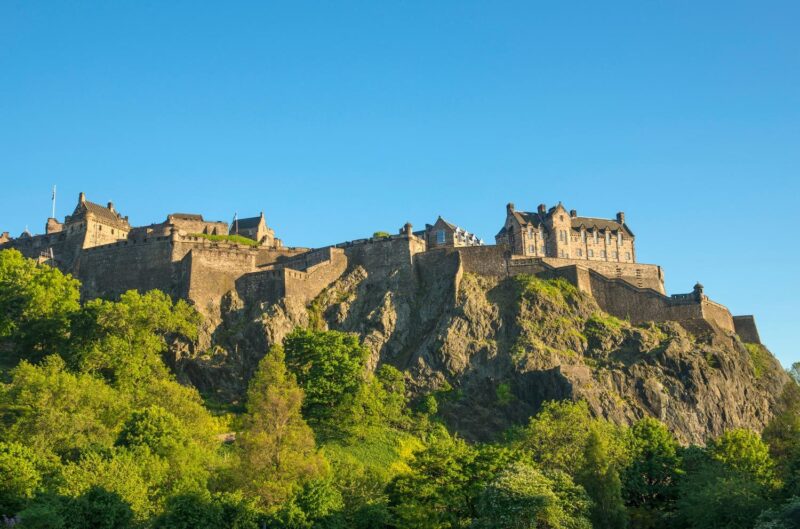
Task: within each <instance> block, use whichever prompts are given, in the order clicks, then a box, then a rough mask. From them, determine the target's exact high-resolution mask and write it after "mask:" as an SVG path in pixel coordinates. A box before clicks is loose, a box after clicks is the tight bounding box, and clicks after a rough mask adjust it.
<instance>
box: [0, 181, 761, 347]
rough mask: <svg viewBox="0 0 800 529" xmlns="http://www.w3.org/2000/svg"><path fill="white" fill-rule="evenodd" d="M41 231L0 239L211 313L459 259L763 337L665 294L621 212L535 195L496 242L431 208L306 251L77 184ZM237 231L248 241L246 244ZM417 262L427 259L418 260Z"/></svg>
mask: <svg viewBox="0 0 800 529" xmlns="http://www.w3.org/2000/svg"><path fill="white" fill-rule="evenodd" d="M45 231H46V233H44V234H40V235H30V234H29V233H27V232H25V233H23V235H22V236H20V237H18V238H11V237H10V236H9V235H8V234H7V233H4V234H3V237H2V238H0V248H17V249H19V250H20V251H21V252H22V253H23V254H24V255H26V256H28V257H31V258H34V259H38V260H39V261H40V262H42V261H45V262H48V263H51V264H53V265H55V266H57V267H59V268H60V269H62V270H63V271H65V272H70V273H72V274H74V275H75V276H76V277H77V278H78V279H80V280H81V282H82V284H83V295H84V296H86V297H100V296H102V297H115V296H118V295H119V294H121V293H123V292H125V291H126V290H129V289H138V290H141V291H144V290H149V289H154V288H157V289H160V290H163V291H164V292H167V293H169V294H170V295H172V296H174V297H182V298H185V299H188V300H191V301H192V302H194V303H195V305H196V306H197V307H198V308H199V309H200V310H201V312H203V313H205V314H212V313H214V312H215V311H218V310H219V307H220V306H221V300H222V298H223V297H224V296H225V295H226V294H228V293H229V292H237V293H238V294H239V295H240V297H242V299H249V300H251V301H255V302H259V303H266V302H271V303H274V302H277V301H279V300H281V299H292V300H293V301H294V302H298V303H309V302H310V301H311V300H313V299H314V297H315V296H317V295H319V293H320V292H322V290H323V289H325V288H326V287H327V286H329V285H330V284H331V283H333V282H334V281H336V280H337V279H338V278H339V277H341V275H342V274H344V273H345V271H346V270H347V269H352V268H355V267H358V266H361V267H363V268H364V269H366V270H368V271H369V273H370V275H371V276H373V278H380V277H390V276H391V277H395V278H398V279H402V280H405V281H408V282H409V284H412V283H413V282H414V281H415V280H416V279H415V277H416V276H415V273H416V272H415V268H416V269H417V271H419V269H420V268H425V267H427V266H432V264H433V263H439V264H438V265H436V266H434V268H436V267H437V266H438V268H437V269H438V270H440V271H442V270H445V271H448V270H451V264H450V263H452V262H456V261H457V263H458V266H457V268H458V271H457V273H456V282H458V278H459V277H461V274H463V273H465V272H469V273H475V274H480V275H488V276H498V277H510V276H513V275H517V274H533V275H540V276H543V277H563V278H565V279H567V280H569V281H570V282H572V283H573V284H575V285H576V286H577V287H578V288H579V289H581V290H583V291H585V292H587V293H590V294H591V295H592V296H594V298H595V299H596V300H597V303H598V305H599V306H600V307H601V308H602V309H603V310H605V311H606V312H608V313H610V314H613V315H614V316H617V317H620V318H626V319H629V320H631V321H632V322H635V323H640V322H644V321H665V320H675V321H679V322H682V323H684V324H685V325H686V326H687V328H692V329H694V330H695V331H697V330H698V329H701V330H702V329H703V328H704V326H706V327H707V326H714V327H715V328H718V329H723V330H725V331H728V332H731V333H733V332H736V333H739V335H740V336H741V337H742V339H743V340H745V341H749V342H755V343H758V342H759V335H758V330H757V329H756V326H755V321H754V319H753V317H752V316H736V317H733V316H732V315H731V314H730V311H728V309H727V308H726V307H725V306H723V305H721V304H719V303H716V302H714V301H712V300H710V299H709V298H708V297H707V296H706V295H705V294H704V293H703V287H702V285H699V284H698V285H695V287H694V290H693V291H692V292H691V293H685V294H673V295H671V296H668V295H667V294H666V290H665V288H664V273H663V270H662V268H661V267H660V266H658V265H654V264H645V263H639V262H637V260H636V255H635V251H634V235H633V232H632V231H631V229H630V227H629V226H628V224H627V223H626V221H625V215H624V214H623V213H618V214H617V215H616V218H615V219H599V218H593V217H579V216H578V215H577V212H576V211H575V210H572V211H569V212H567V211H566V209H565V208H564V207H563V206H562V205H561V204H559V205H557V206H555V207H552V208H550V209H547V208H546V207H545V206H544V205H540V206H539V208H538V209H537V211H536V212H523V211H517V210H516V209H515V208H514V206H513V204H509V205H508V206H507V208H506V222H505V224H504V226H503V228H502V229H501V230H500V232H499V233H498V235H497V237H496V240H497V245H494V246H487V245H484V244H483V241H482V240H481V239H479V238H478V237H477V236H475V235H473V234H471V233H469V232H467V231H466V230H464V229H462V228H460V227H458V226H456V225H455V224H452V223H450V222H447V221H445V220H444V219H443V218H442V217H439V218H438V219H437V221H436V222H435V223H434V224H427V225H426V227H425V229H424V230H422V231H417V232H415V231H413V227H412V225H411V224H410V223H406V224H404V225H403V226H402V227H401V228H400V229H399V230H398V232H397V233H396V234H393V235H389V234H382V235H376V236H373V237H369V238H363V239H355V240H351V241H345V242H341V243H338V244H334V245H331V246H325V247H322V248H317V249H309V248H296V247H284V246H283V245H282V243H281V242H280V239H277V238H275V234H274V231H273V230H272V229H271V228H269V227H267V225H266V222H265V220H264V214H263V213H261V215H260V216H259V217H251V218H245V219H237V218H236V217H234V220H233V223H232V224H231V225H228V223H226V222H222V221H208V220H206V219H204V218H203V216H202V215H199V214H188V213H173V214H170V215H167V217H166V220H165V221H164V222H161V223H157V224H150V225H147V226H141V227H131V226H130V224H129V223H128V217H123V216H122V215H121V214H120V213H119V212H117V211H116V209H115V208H114V205H113V204H112V203H110V202H109V203H108V206H100V205H99V204H95V203H92V202H89V201H87V200H86V197H85V195H83V194H81V196H80V197H79V201H78V205H77V206H76V208H75V211H74V212H73V213H72V215H68V216H67V217H66V218H65V220H64V222H63V223H60V222H58V221H57V220H56V219H53V218H51V219H48V220H47V223H46V229H45ZM241 237H246V238H248V239H250V240H251V241H253V242H252V243H247V244H245V243H243V242H241V241H242V239H241ZM439 256H442V257H444V259H439ZM453 259H455V261H454V260H453ZM417 262H421V263H423V266H421V267H415V263H417ZM443 273H445V272H443ZM446 273H450V272H446Z"/></svg>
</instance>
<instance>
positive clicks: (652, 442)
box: [622, 417, 681, 529]
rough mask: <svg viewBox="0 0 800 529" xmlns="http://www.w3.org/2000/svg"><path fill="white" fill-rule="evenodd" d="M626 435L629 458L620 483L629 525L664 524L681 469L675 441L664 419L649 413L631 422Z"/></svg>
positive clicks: (640, 526)
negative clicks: (629, 519) (663, 518)
mask: <svg viewBox="0 0 800 529" xmlns="http://www.w3.org/2000/svg"><path fill="white" fill-rule="evenodd" d="M628 437H629V452H630V457H631V459H630V463H629V464H628V466H627V468H625V470H624V472H623V475H622V483H623V497H624V498H625V504H626V505H627V506H628V507H629V511H630V514H631V522H632V523H631V525H632V526H634V527H637V528H648V529H649V528H655V527H660V526H663V525H664V522H663V520H662V517H663V516H664V514H665V513H667V512H670V511H672V510H673V508H674V502H675V499H676V492H677V489H676V482H677V480H678V478H679V475H680V472H681V470H680V458H679V457H678V448H679V446H678V442H677V441H676V440H675V437H674V436H673V435H672V433H671V432H670V431H669V430H668V429H667V427H666V426H665V425H664V424H663V423H661V422H660V421H658V420H656V419H653V418H650V417H647V418H644V419H641V420H639V421H637V422H636V423H634V424H633V426H632V427H631V428H630V432H629V436H628Z"/></svg>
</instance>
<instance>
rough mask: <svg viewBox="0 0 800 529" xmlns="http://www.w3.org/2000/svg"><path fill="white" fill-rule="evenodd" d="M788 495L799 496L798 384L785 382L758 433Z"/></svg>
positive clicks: (799, 387)
mask: <svg viewBox="0 0 800 529" xmlns="http://www.w3.org/2000/svg"><path fill="white" fill-rule="evenodd" d="M761 436H762V438H763V439H764V441H765V442H766V443H767V444H768V445H769V451H770V454H771V456H772V458H773V460H774V461H775V465H776V470H777V472H778V474H779V475H780V477H781V478H782V479H783V481H784V483H785V494H786V495H787V496H792V495H794V496H800V385H797V384H786V385H785V386H784V388H783V392H782V393H781V397H780V399H779V401H778V405H777V406H776V412H775V415H774V416H773V417H772V419H771V420H770V422H769V424H767V426H766V428H764V431H763V432H762V434H761Z"/></svg>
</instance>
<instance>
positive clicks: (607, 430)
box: [522, 401, 626, 476]
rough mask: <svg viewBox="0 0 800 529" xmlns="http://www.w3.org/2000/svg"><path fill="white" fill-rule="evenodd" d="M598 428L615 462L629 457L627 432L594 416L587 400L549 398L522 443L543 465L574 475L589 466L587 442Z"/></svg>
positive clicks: (533, 419) (531, 422)
mask: <svg viewBox="0 0 800 529" xmlns="http://www.w3.org/2000/svg"><path fill="white" fill-rule="evenodd" d="M594 431H596V432H597V433H598V434H599V435H600V436H601V437H602V438H603V441H604V442H605V446H606V449H607V450H608V455H609V457H610V461H611V462H613V463H614V464H617V465H619V464H621V463H622V462H623V461H625V459H626V447H625V443H624V441H623V436H622V435H620V432H619V431H618V429H617V428H616V427H614V426H613V425H611V424H610V423H608V422H607V421H604V420H602V419H593V418H592V416H591V414H590V413H589V407H588V405H587V404H586V402H584V401H579V402H569V401H562V402H556V401H551V402H546V403H545V404H544V406H542V409H541V411H540V412H539V413H537V414H536V415H535V416H534V417H532V418H531V421H530V423H529V424H528V427H527V428H526V429H525V432H524V434H523V441H522V444H523V446H524V447H525V448H526V449H527V450H530V452H531V453H532V454H533V457H534V460H535V461H536V462H537V463H539V464H540V465H541V466H542V468H544V469H547V470H549V469H557V470H561V471H563V472H566V473H568V474H570V475H573V476H574V475H576V473H577V472H578V471H580V469H582V468H584V466H585V455H586V445H587V443H588V441H589V436H590V435H591V433H592V432H594Z"/></svg>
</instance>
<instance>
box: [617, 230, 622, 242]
mask: <svg viewBox="0 0 800 529" xmlns="http://www.w3.org/2000/svg"><path fill="white" fill-rule="evenodd" d="M617 244H619V245H622V232H621V231H618V232H617Z"/></svg>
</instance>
